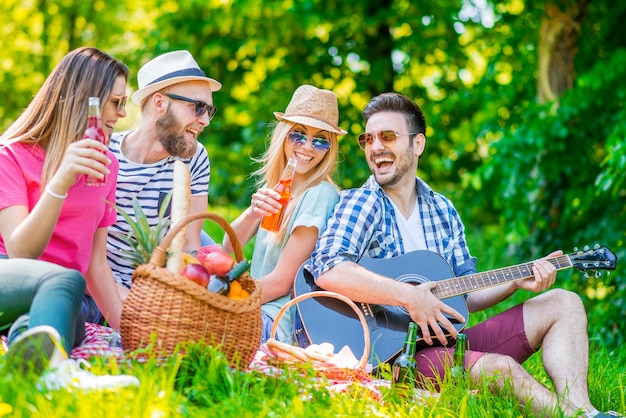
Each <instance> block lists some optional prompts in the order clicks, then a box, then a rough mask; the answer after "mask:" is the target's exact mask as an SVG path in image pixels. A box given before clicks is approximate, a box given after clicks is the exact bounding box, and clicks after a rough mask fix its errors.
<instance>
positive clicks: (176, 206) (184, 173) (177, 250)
mask: <svg viewBox="0 0 626 418" xmlns="http://www.w3.org/2000/svg"><path fill="white" fill-rule="evenodd" d="M190 200H191V175H190V173H189V168H187V165H185V163H183V162H182V161H180V160H176V161H174V179H173V187H172V211H171V227H174V226H175V225H176V224H177V223H178V222H180V221H181V220H182V219H184V218H185V217H187V215H188V214H189V205H190ZM186 234H187V226H185V227H183V229H181V230H180V232H179V233H178V234H176V236H175V237H174V239H173V240H172V244H171V245H170V249H169V257H168V259H167V263H166V268H167V269H168V270H169V271H171V272H172V273H175V274H180V273H181V272H182V271H183V267H184V265H185V263H184V261H183V255H182V253H183V250H184V249H185V236H186Z"/></svg>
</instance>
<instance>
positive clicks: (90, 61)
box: [0, 47, 128, 187]
mask: <svg viewBox="0 0 626 418" xmlns="http://www.w3.org/2000/svg"><path fill="white" fill-rule="evenodd" d="M119 76H123V77H124V78H125V79H128V68H127V67H126V65H124V64H123V63H122V62H120V61H118V60H116V59H115V58H113V57H111V56H110V55H108V54H106V53H104V52H102V51H100V50H99V49H96V48H92V47H82V48H77V49H75V50H73V51H70V52H69V53H68V54H67V55H66V56H65V57H64V58H63V59H62V60H61V62H60V63H59V64H58V65H57V66H56V68H55V69H54V70H53V71H52V72H51V73H50V75H49V76H48V78H47V79H46V81H45V82H44V84H43V86H42V87H41V89H40V90H39V91H38V92H37V94H36V95H35V97H34V98H33V100H32V101H31V102H30V104H29V105H28V107H27V108H26V109H25V110H24V112H22V114H21V115H20V116H19V117H18V118H17V120H16V121H15V122H14V123H13V124H12V125H11V126H10V127H9V129H7V131H6V132H5V133H4V134H3V135H2V136H0V148H2V147H4V146H8V145H10V144H12V143H15V142H25V143H32V144H38V145H40V146H41V147H42V148H43V149H44V150H45V151H46V160H45V162H44V166H43V172H42V179H41V184H42V187H43V186H44V185H45V184H47V182H48V180H49V179H50V178H51V177H52V176H53V175H54V173H55V172H56V171H57V170H58V169H59V166H60V165H61V161H62V160H63V156H64V154H65V151H66V150H67V148H68V147H69V145H70V144H71V143H73V142H76V141H78V140H79V139H82V137H83V134H84V132H85V129H86V128H87V110H88V106H87V103H88V98H89V97H90V96H97V97H100V103H103V104H104V103H105V102H106V100H108V98H109V94H110V93H111V89H112V88H113V84H114V83H115V80H116V78H117V77H119Z"/></svg>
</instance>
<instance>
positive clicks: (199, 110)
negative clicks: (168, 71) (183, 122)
mask: <svg viewBox="0 0 626 418" xmlns="http://www.w3.org/2000/svg"><path fill="white" fill-rule="evenodd" d="M164 94H165V95H166V96H167V97H169V98H170V99H174V100H180V101H181V102H188V103H193V104H194V105H195V106H196V108H195V110H194V114H195V115H196V117H197V118H199V117H200V116H202V115H204V112H207V113H208V115H209V120H211V119H213V116H215V111H216V110H217V108H216V107H215V106H213V105H210V104H206V103H204V102H203V101H202V100H194V99H190V98H189V97H185V96H179V95H178V94H173V93H164Z"/></svg>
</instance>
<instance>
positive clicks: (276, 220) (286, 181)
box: [261, 158, 297, 232]
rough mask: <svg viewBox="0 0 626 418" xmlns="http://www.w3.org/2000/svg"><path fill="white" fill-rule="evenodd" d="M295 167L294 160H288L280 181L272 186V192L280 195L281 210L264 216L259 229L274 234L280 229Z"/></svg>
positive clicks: (289, 197) (289, 195)
mask: <svg viewBox="0 0 626 418" xmlns="http://www.w3.org/2000/svg"><path fill="white" fill-rule="evenodd" d="M296 165H297V161H296V159H295V158H290V159H289V161H287V167H285V170H284V171H283V174H282V175H281V177H280V181H279V182H278V184H277V185H276V186H274V190H275V191H277V192H278V193H279V194H280V204H281V208H280V210H279V211H278V213H273V214H271V215H268V216H265V217H264V218H263V220H262V221H261V228H263V229H266V230H268V231H270V232H276V231H278V230H279V229H280V224H281V222H282V221H283V213H285V208H286V207H287V204H288V203H289V200H291V183H292V182H293V176H294V174H295V172H296Z"/></svg>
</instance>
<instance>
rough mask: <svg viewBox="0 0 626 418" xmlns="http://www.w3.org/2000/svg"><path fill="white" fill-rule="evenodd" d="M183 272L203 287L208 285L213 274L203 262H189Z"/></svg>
mask: <svg viewBox="0 0 626 418" xmlns="http://www.w3.org/2000/svg"><path fill="white" fill-rule="evenodd" d="M181 274H182V275H183V276H185V277H186V278H188V279H189V280H191V281H192V282H194V283H197V284H199V285H200V286H202V287H207V285H208V284H209V282H210V281H211V275H210V274H209V272H208V271H207V270H206V269H205V268H204V267H203V266H202V265H201V264H193V263H190V264H187V265H186V266H185V268H183V272H182V273H181Z"/></svg>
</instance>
